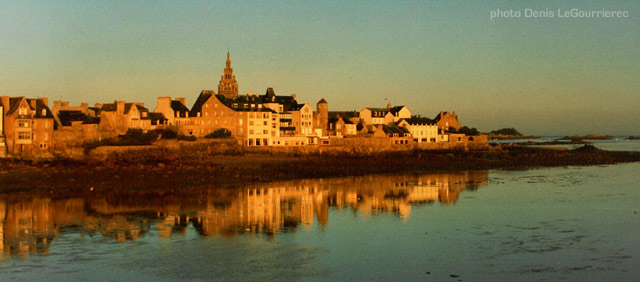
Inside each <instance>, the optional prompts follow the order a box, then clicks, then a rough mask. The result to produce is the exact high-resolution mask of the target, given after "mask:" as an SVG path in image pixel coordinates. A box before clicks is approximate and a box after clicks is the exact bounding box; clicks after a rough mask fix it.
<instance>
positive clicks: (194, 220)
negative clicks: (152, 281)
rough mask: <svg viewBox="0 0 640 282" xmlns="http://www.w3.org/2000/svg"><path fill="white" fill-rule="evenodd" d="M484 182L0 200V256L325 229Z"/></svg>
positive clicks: (454, 195) (326, 184)
mask: <svg viewBox="0 0 640 282" xmlns="http://www.w3.org/2000/svg"><path fill="white" fill-rule="evenodd" d="M487 179H488V172H486V171H470V172H453V173H431V174H423V175H399V176H398V175H377V176H365V177H349V178H336V179H313V180H301V181H290V182H281V183H270V184H265V185H256V186H255V187H251V188H243V189H235V190H231V189H227V190H225V189H211V190H206V189H200V190H199V193H183V194H171V193H167V194H161V195H140V196H132V195H122V196H119V197H118V196H114V195H103V196H101V197H92V198H72V199H64V200H58V199H56V200H53V199H51V198H48V197H41V198H38V197H34V198H31V199H28V200H25V199H24V198H21V197H18V198H17V199H12V198H10V197H9V198H6V199H3V200H0V258H2V256H3V255H6V254H9V253H10V254H14V255H16V254H17V255H26V254H29V253H41V254H46V253H48V251H49V245H50V244H51V242H52V240H54V239H55V238H56V237H57V236H58V235H59V234H60V233H73V232H79V233H88V234H97V233H100V234H101V235H102V237H106V238H113V239H114V240H116V241H118V242H122V241H126V240H132V241H135V240H137V238H139V237H140V236H144V234H146V233H148V232H149V231H150V230H153V229H154V228H155V229H157V234H158V236H159V237H161V238H170V237H171V236H172V235H173V234H174V233H178V234H185V233H186V232H187V230H188V229H189V228H194V229H195V230H196V231H197V232H199V233H200V234H202V235H205V236H208V235H216V234H220V235H223V236H234V235H235V234H237V233H246V232H250V233H265V234H270V235H275V234H276V233H277V232H291V231H295V230H296V229H297V228H298V226H301V227H302V228H310V227H311V226H312V225H313V223H314V220H315V221H317V223H318V224H319V225H320V226H326V225H327V223H328V222H329V208H330V207H332V206H333V207H336V208H337V209H339V210H342V209H344V208H349V209H351V210H354V211H357V212H358V213H360V214H362V215H367V216H368V215H372V214H377V213H393V214H396V215H398V216H401V217H403V218H407V217H408V216H409V215H410V213H411V208H412V206H413V205H416V204H423V203H432V202H436V201H439V202H440V203H441V204H445V205H446V204H455V203H456V202H457V199H458V196H459V194H460V192H461V191H462V190H464V189H476V188H477V187H479V186H482V185H486V184H487ZM203 190H204V191H203Z"/></svg>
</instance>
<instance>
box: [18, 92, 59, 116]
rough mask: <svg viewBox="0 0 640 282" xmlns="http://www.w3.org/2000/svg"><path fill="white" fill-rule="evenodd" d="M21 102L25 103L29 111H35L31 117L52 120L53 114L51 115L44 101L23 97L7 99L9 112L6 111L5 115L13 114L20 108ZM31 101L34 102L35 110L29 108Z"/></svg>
mask: <svg viewBox="0 0 640 282" xmlns="http://www.w3.org/2000/svg"><path fill="white" fill-rule="evenodd" d="M23 100H24V101H25V102H26V103H27V106H28V107H29V109H31V110H32V111H35V114H34V115H33V117H34V118H53V113H51V110H50V109H49V107H48V106H47V105H46V104H45V103H44V101H42V99H25V98H24V97H12V98H9V110H8V111H7V115H9V114H13V113H14V112H15V111H17V110H18V108H20V104H21V103H22V101H23ZM33 101H35V102H36V108H35V109H34V108H33V107H32V106H31V103H32V102H33ZM42 110H46V111H45V112H46V113H45V114H44V115H42Z"/></svg>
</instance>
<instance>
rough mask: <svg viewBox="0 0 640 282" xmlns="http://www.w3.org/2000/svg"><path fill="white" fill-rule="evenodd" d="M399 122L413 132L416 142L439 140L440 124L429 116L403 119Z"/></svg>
mask: <svg viewBox="0 0 640 282" xmlns="http://www.w3.org/2000/svg"><path fill="white" fill-rule="evenodd" d="M397 124H398V125H399V126H402V127H404V128H406V129H408V130H409V132H411V135H412V136H413V141H414V142H417V143H422V142H438V126H437V125H436V123H435V121H433V120H431V119H429V118H425V117H412V118H408V119H401V120H400V121H398V123H397Z"/></svg>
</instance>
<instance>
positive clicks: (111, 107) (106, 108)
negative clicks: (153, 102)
mask: <svg viewBox="0 0 640 282" xmlns="http://www.w3.org/2000/svg"><path fill="white" fill-rule="evenodd" d="M133 106H135V107H136V108H138V111H140V112H148V111H149V109H147V108H145V107H143V106H140V105H138V104H136V103H124V113H125V114H127V113H129V111H131V108H132V107H133ZM117 109H118V101H115V102H113V103H108V104H104V105H102V107H101V108H100V112H115V111H116V110H117Z"/></svg>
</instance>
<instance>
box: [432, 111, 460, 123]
mask: <svg viewBox="0 0 640 282" xmlns="http://www.w3.org/2000/svg"><path fill="white" fill-rule="evenodd" d="M443 115H450V116H452V117H453V118H455V119H456V120H458V117H457V116H455V115H453V114H452V113H449V112H440V113H439V114H438V115H437V116H436V117H435V118H434V119H433V120H434V121H436V122H438V121H439V120H440V119H442V116H443Z"/></svg>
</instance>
